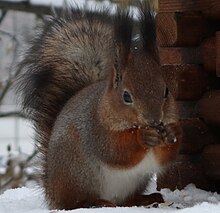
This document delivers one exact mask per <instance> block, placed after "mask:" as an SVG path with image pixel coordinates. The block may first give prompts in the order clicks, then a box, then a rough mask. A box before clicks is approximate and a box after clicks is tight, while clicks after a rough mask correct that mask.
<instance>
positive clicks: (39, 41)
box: [18, 10, 113, 149]
mask: <svg viewBox="0 0 220 213" xmlns="http://www.w3.org/2000/svg"><path fill="white" fill-rule="evenodd" d="M67 13H68V15H67V14H65V17H64V16H63V17H61V18H52V19H50V20H48V21H46V23H45V24H44V27H43V31H42V32H40V33H39V35H37V36H36V38H35V39H34V40H33V42H32V45H31V47H30V49H29V50H28V51H27V52H26V55H25V57H24V60H23V61H22V62H21V63H20V66H21V67H22V69H23V70H24V72H23V74H22V76H21V77H20V78H19V82H18V92H19V93H20V94H21V101H22V105H23V108H24V111H25V113H26V114H27V116H28V117H29V119H31V120H32V121H33V123H34V126H35V129H36V132H37V137H38V141H39V142H40V144H41V145H42V144H43V146H46V144H47V142H45V141H48V140H49V137H50V132H51V129H52V126H53V124H54V121H55V120H56V117H57V115H58V113H59V112H60V111H61V109H62V108H63V106H64V105H65V104H66V102H67V101H68V100H69V99H70V98H71V97H72V96H73V95H74V94H76V93H77V92H78V91H79V90H81V89H82V88H84V87H86V86H88V85H89V84H91V83H93V82H96V81H99V80H102V79H105V77H106V75H107V72H109V70H110V67H111V64H112V61H111V60H112V58H113V57H112V55H111V54H112V52H113V51H112V48H113V45H112V42H113V39H112V26H111V19H110V16H109V15H108V14H107V11H103V12H99V13H94V12H85V11H84V12H82V11H80V10H74V11H71V10H70V11H67ZM44 148H45V149H47V148H46V147H44Z"/></svg>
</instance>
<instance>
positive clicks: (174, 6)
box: [159, 0, 220, 19]
mask: <svg viewBox="0 0 220 213" xmlns="http://www.w3.org/2000/svg"><path fill="white" fill-rule="evenodd" d="M176 11H202V13H203V14H204V15H206V16H207V17H210V18H213V19H220V1H219V0H196V1H190V0H159V12H176Z"/></svg>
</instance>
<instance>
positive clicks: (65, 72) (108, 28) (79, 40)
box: [19, 4, 181, 209]
mask: <svg viewBox="0 0 220 213" xmlns="http://www.w3.org/2000/svg"><path fill="white" fill-rule="evenodd" d="M155 37H156V35H155V19H154V15H153V13H152V12H151V11H150V10H149V6H147V4H146V5H145V6H143V5H142V6H141V7H140V9H139V18H138V19H134V18H133V17H132V15H131V13H130V12H129V10H120V9H118V10H117V11H116V13H115V14H110V13H109V12H108V11H107V10H103V11H96V12H94V11H93V12H92V11H85V10H84V11H83V10H81V9H72V10H68V11H67V12H65V13H64V15H62V16H61V17H54V18H51V19H50V20H48V21H47V22H46V23H45V24H44V27H43V30H42V32H41V33H39V34H38V35H37V36H36V38H34V39H33V42H32V46H31V47H30V48H29V49H28V50H27V52H26V55H25V58H24V60H23V61H22V62H21V66H22V68H23V69H24V73H23V74H22V76H21V80H20V82H19V91H21V99H22V105H23V108H24V110H25V112H26V114H27V116H28V118H29V119H31V120H32V122H33V124H34V127H35V131H36V137H37V143H38V144H39V146H38V147H39V151H40V153H41V157H42V170H41V173H42V175H41V176H42V182H43V188H44V191H45V195H46V199H47V203H48V205H49V207H50V208H56V209H75V208H82V207H93V206H96V207H100V206H109V207H110V206H111V207H113V206H132V205H136V206H140V205H148V204H150V203H152V202H154V201H157V202H163V198H162V196H161V195H160V194H159V193H155V194H151V195H142V193H143V192H144V190H145V189H146V186H147V184H148V182H149V180H150V178H151V177H152V174H153V173H155V172H156V173H162V172H163V171H164V169H165V168H166V167H167V165H169V164H170V163H171V162H172V161H173V160H174V159H175V157H176V155H177V153H178V149H179V145H180V142H181V128H180V124H179V117H178V110H177V107H176V104H175V101H174V98H173V96H172V95H171V93H170V92H169V91H168V89H167V87H166V84H165V82H164V80H163V77H162V74H161V67H160V64H159V62H158V49H157V46H156V41H155Z"/></svg>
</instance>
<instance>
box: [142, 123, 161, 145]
mask: <svg viewBox="0 0 220 213" xmlns="http://www.w3.org/2000/svg"><path fill="white" fill-rule="evenodd" d="M140 134H141V141H142V143H143V144H144V145H146V146H149V147H154V146H157V145H159V144H161V143H162V137H161V135H160V132H159V131H158V130H157V129H154V128H150V127H149V128H143V129H141V130H140Z"/></svg>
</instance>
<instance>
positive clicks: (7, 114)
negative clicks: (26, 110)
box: [0, 111, 26, 118]
mask: <svg viewBox="0 0 220 213" xmlns="http://www.w3.org/2000/svg"><path fill="white" fill-rule="evenodd" d="M11 116H16V117H21V118H26V117H25V115H24V114H23V113H21V112H19V111H18V112H5V113H0V118H4V117H11Z"/></svg>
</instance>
